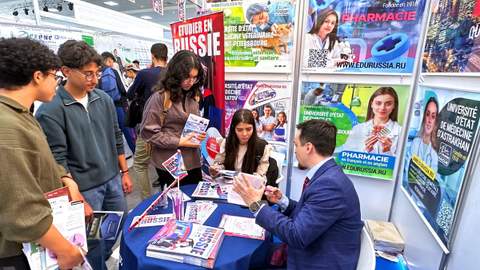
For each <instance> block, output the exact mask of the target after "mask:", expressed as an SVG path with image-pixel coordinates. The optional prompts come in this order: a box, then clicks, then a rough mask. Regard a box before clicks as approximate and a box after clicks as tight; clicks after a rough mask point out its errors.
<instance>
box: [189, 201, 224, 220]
mask: <svg viewBox="0 0 480 270" xmlns="http://www.w3.org/2000/svg"><path fill="white" fill-rule="evenodd" d="M217 207H218V205H217V204H216V203H214V202H212V201H194V202H188V203H187V206H186V208H185V216H184V220H185V221H191V222H195V223H198V224H204V223H205V221H207V219H208V218H209V217H210V215H211V214H212V213H213V212H214V211H215V209H216V208H217Z"/></svg>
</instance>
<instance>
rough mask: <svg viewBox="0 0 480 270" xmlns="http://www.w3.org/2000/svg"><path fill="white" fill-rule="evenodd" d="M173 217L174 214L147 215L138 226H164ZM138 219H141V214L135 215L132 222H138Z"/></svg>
mask: <svg viewBox="0 0 480 270" xmlns="http://www.w3.org/2000/svg"><path fill="white" fill-rule="evenodd" d="M171 218H173V214H159V215H146V216H145V217H144V218H143V219H142V220H141V221H140V223H138V225H137V227H154V226H163V225H165V223H167V221H168V220H169V219H171ZM138 219H140V216H135V217H133V220H132V224H134V223H135V222H137V220H138Z"/></svg>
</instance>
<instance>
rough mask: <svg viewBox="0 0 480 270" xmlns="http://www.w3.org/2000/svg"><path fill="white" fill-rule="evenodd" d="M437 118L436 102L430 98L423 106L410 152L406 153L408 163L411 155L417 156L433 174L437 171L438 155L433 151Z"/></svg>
mask: <svg viewBox="0 0 480 270" xmlns="http://www.w3.org/2000/svg"><path fill="white" fill-rule="evenodd" d="M437 116H438V102H437V100H436V99H435V98H434V97H431V98H429V99H428V100H427V104H425V110H424V112H423V119H422V126H421V128H420V131H419V132H418V134H417V137H415V139H413V141H412V144H411V146H410V151H408V152H407V156H408V157H409V159H408V161H410V159H411V158H412V157H413V155H417V156H418V157H420V159H421V160H423V162H425V163H426V164H427V165H428V166H429V167H430V168H431V169H432V170H433V171H435V172H436V171H437V169H438V154H437V151H436V150H435V148H436V147H435V144H436V141H435V138H436V135H437V132H436V129H437ZM409 164H410V162H408V163H407V166H406V169H407V170H408V166H409Z"/></svg>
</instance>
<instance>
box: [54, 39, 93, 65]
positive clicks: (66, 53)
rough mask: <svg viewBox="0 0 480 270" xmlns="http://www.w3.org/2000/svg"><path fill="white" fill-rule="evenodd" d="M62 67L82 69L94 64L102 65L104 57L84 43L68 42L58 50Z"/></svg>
mask: <svg viewBox="0 0 480 270" xmlns="http://www.w3.org/2000/svg"><path fill="white" fill-rule="evenodd" d="M58 56H59V57H60V60H61V61H62V65H64V66H67V67H69V68H81V67H83V66H85V65H88V64H90V63H92V62H94V63H95V64H97V65H98V66H101V65H102V57H101V56H100V55H99V54H98V53H97V51H95V49H94V48H92V47H90V46H89V45H88V44H87V43H85V42H84V41H77V40H67V41H65V43H63V44H62V45H60V48H58Z"/></svg>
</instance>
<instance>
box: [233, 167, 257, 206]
mask: <svg viewBox="0 0 480 270" xmlns="http://www.w3.org/2000/svg"><path fill="white" fill-rule="evenodd" d="M237 177H243V178H244V179H245V180H246V181H248V182H249V183H250V185H251V186H252V187H254V188H257V189H258V188H261V187H262V186H263V185H265V179H264V178H262V177H260V176H257V175H253V174H248V173H239V174H238V176H237ZM227 202H228V203H232V204H238V205H242V206H247V205H246V204H245V202H244V201H243V199H242V197H240V195H238V193H237V192H235V191H234V190H231V191H230V192H229V193H228V196H227Z"/></svg>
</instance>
